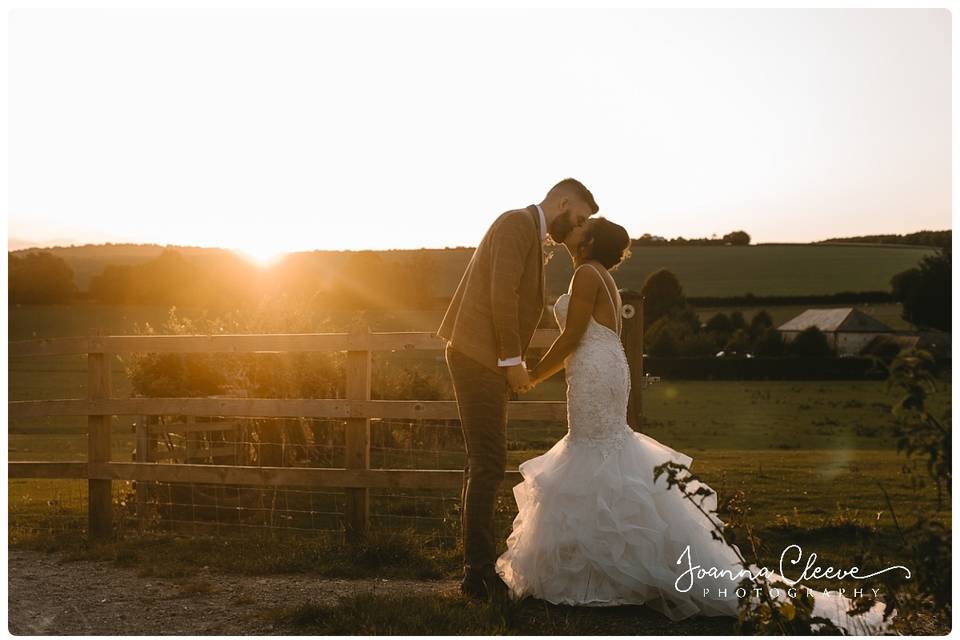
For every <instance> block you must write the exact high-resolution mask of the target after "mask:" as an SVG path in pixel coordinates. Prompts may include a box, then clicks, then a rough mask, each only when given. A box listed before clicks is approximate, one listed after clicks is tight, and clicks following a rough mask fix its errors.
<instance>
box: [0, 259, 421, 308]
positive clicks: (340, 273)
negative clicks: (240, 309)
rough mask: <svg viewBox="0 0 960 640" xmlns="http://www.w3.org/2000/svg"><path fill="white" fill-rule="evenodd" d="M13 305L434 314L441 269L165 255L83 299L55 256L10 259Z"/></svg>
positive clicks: (111, 269) (116, 275)
mask: <svg viewBox="0 0 960 640" xmlns="http://www.w3.org/2000/svg"><path fill="white" fill-rule="evenodd" d="M8 256H9V258H8V260H9V265H10V283H9V284H10V286H9V302H10V303H12V304H50V303H57V302H64V303H66V302H71V301H73V300H75V299H77V298H81V297H82V298H86V299H87V300H89V301H92V302H99V303H105V304H149V305H167V306H169V305H175V306H179V307H203V308H207V309H211V310H223V309H230V308H235V307H237V306H240V305H245V304H256V303H257V302H258V301H260V300H262V299H263V297H264V294H269V296H271V297H273V296H276V295H278V294H279V295H284V296H287V297H289V298H297V299H305V300H308V301H310V302H311V303H312V304H316V305H318V306H321V307H323V308H325V309H327V310H380V309H428V308H431V305H435V304H436V291H435V290H436V275H437V272H438V266H437V264H436V263H435V261H434V259H433V258H432V256H430V255H429V254H427V253H414V254H398V255H397V256H395V257H394V256H390V257H384V256H382V255H380V254H378V253H377V252H373V251H357V252H343V253H339V254H329V253H320V252H314V253H297V254H290V255H288V256H287V257H286V258H284V259H283V260H281V261H279V262H277V263H276V264H274V265H272V266H271V267H269V268H266V269H263V268H260V267H257V266H256V265H253V264H251V263H250V262H248V261H247V260H245V259H244V258H242V257H241V256H238V255H236V254H234V253H232V252H230V251H226V250H224V251H222V252H216V253H213V254H211V255H207V256H204V257H203V258H202V259H201V258H197V257H195V258H192V259H191V258H187V257H185V256H184V255H183V254H182V253H181V252H180V251H177V250H174V249H166V250H164V251H163V252H162V253H161V254H160V255H158V256H156V257H154V258H152V259H149V260H146V261H144V262H141V263H137V264H119V265H118V264H111V265H107V266H106V267H104V269H103V271H102V272H101V273H99V274H96V275H94V276H93V277H92V278H91V280H90V289H89V292H86V293H84V294H79V293H78V292H77V290H76V286H75V285H74V278H73V276H74V274H73V270H72V269H71V268H70V266H69V265H68V264H67V262H66V261H65V260H64V259H63V258H61V257H59V256H55V255H53V254H52V253H50V252H45V251H40V252H35V253H27V254H22V255H14V254H12V253H11V254H8Z"/></svg>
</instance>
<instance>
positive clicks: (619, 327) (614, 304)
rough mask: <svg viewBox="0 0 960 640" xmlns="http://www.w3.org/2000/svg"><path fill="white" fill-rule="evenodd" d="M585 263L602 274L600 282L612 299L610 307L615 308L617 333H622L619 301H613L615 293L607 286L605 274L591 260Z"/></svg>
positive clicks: (608, 297) (599, 274)
mask: <svg viewBox="0 0 960 640" xmlns="http://www.w3.org/2000/svg"><path fill="white" fill-rule="evenodd" d="M584 264H587V265H590V266H591V267H593V270H594V271H596V272H597V275H598V276H600V282H601V283H602V284H603V290H604V291H606V292H607V299H608V300H610V308H611V309H613V321H614V322H615V323H616V325H617V335H620V332H621V331H623V326H622V324H621V320H620V314H619V313H617V303H616V302H614V301H613V294H612V293H610V287H608V286H607V281H606V279H605V278H604V277H603V274H602V273H600V269H597V268H596V267H595V266H594V265H592V264H590V263H589V262H585V263H584ZM582 266H583V265H580V267H582ZM580 267H577V269H578V270H579V269H580ZM574 273H576V272H574ZM572 281H573V279H572V278H571V282H572Z"/></svg>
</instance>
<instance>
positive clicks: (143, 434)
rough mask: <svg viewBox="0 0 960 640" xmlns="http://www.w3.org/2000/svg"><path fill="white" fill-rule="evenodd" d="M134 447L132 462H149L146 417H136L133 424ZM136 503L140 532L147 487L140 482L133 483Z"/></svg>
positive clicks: (144, 523)
mask: <svg viewBox="0 0 960 640" xmlns="http://www.w3.org/2000/svg"><path fill="white" fill-rule="evenodd" d="M134 434H135V440H134V441H135V442H136V446H135V448H134V462H150V453H151V451H150V450H151V449H152V447H151V444H152V442H153V441H152V439H151V438H150V425H149V424H147V416H137V421H136V422H134ZM133 487H134V491H135V492H136V501H137V526H138V527H139V528H140V530H141V531H142V530H143V529H144V527H145V525H146V523H147V487H146V483H144V482H143V481H142V480H134V481H133Z"/></svg>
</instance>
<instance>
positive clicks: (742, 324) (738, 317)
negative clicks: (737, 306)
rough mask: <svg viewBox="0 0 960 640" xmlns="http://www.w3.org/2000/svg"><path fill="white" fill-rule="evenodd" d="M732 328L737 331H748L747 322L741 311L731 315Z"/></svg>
mask: <svg viewBox="0 0 960 640" xmlns="http://www.w3.org/2000/svg"><path fill="white" fill-rule="evenodd" d="M730 327H731V328H732V329H733V330H734V331H736V330H737V329H746V328H747V320H746V318H744V317H743V313H742V312H741V311H739V310H738V311H733V312H731V313H730Z"/></svg>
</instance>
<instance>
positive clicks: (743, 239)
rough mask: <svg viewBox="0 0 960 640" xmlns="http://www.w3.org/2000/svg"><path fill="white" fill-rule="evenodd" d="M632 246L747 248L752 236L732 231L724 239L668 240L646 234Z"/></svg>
mask: <svg viewBox="0 0 960 640" xmlns="http://www.w3.org/2000/svg"><path fill="white" fill-rule="evenodd" d="M630 244H631V246H634V247H649V246H655V245H691V246H705V245H719V246H727V245H730V246H746V245H748V244H750V234H748V233H747V232H746V231H731V232H730V233H727V234H725V235H723V236H722V237H717V236H713V237H712V238H684V237H683V236H677V237H676V238H672V239H667V238H664V237H662V236H654V235H650V234H649V233H645V234H643V235H642V236H640V237H639V238H632V239H631V240H630Z"/></svg>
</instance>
